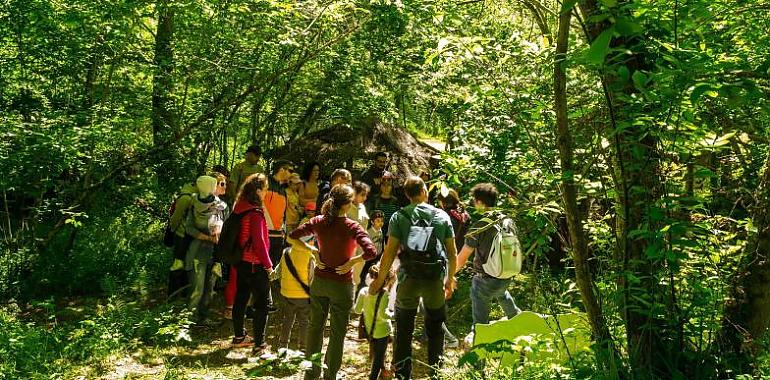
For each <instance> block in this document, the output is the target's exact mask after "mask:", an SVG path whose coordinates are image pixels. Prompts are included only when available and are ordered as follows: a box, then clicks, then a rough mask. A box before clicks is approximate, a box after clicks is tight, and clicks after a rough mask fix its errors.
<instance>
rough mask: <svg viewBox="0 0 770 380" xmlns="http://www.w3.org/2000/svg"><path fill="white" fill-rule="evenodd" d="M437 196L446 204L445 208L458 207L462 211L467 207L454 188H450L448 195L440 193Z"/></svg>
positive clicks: (454, 208)
mask: <svg viewBox="0 0 770 380" xmlns="http://www.w3.org/2000/svg"><path fill="white" fill-rule="evenodd" d="M436 198H438V200H439V201H441V203H443V204H444V209H445V210H447V211H448V210H457V209H459V210H460V211H462V210H464V209H465V207H464V205H463V204H462V202H460V195H459V194H457V191H455V190H454V189H449V191H448V192H447V195H446V196H443V195H441V193H439V195H438V197H436Z"/></svg>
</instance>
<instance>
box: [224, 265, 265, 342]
mask: <svg viewBox="0 0 770 380" xmlns="http://www.w3.org/2000/svg"><path fill="white" fill-rule="evenodd" d="M237 266H238V290H237V291H236V293H235V304H234V305H233V330H234V331H233V334H234V335H235V336H237V337H241V336H244V335H246V331H245V330H244V329H243V319H244V317H245V316H246V304H247V303H248V302H249V297H253V299H254V321H253V322H254V332H253V334H254V345H255V346H259V345H260V344H262V343H264V341H265V327H266V326H267V296H268V294H269V291H270V281H269V280H268V278H267V271H266V270H265V268H264V267H263V266H261V265H254V264H251V263H247V262H245V261H241V262H239V263H238V265H237Z"/></svg>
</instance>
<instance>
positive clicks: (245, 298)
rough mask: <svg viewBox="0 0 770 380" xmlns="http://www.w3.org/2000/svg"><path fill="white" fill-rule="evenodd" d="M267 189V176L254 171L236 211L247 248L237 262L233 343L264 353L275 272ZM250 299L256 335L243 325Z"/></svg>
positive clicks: (241, 241)
mask: <svg viewBox="0 0 770 380" xmlns="http://www.w3.org/2000/svg"><path fill="white" fill-rule="evenodd" d="M267 192H268V180H267V178H266V177H265V175H264V174H259V173H258V174H252V175H251V176H249V177H247V178H246V180H245V181H244V184H243V186H242V188H241V191H240V193H239V194H238V196H237V198H236V203H235V209H234V211H233V212H235V213H236V214H238V215H242V217H241V225H240V229H239V230H238V231H239V233H238V244H239V245H240V246H241V247H243V248H244V249H243V254H242V257H241V259H240V261H238V263H237V264H236V265H235V267H236V268H237V271H238V277H237V281H238V284H237V290H236V293H235V303H234V304H233V340H232V345H233V347H245V346H249V345H252V344H253V346H254V348H253V352H254V354H261V353H262V351H264V350H265V349H267V344H266V343H265V327H266V326H267V315H268V310H267V307H268V300H269V294H270V280H269V276H270V274H271V273H272V271H273V263H272V261H271V260H270V255H269V251H270V241H269V239H268V231H267V222H266V216H265V215H266V213H265V209H264V199H265V196H266V195H267ZM250 298H251V299H252V303H253V306H254V319H253V332H252V334H253V338H249V337H248V335H246V330H245V329H244V327H243V323H244V319H245V316H246V306H247V304H248V303H249V299H250Z"/></svg>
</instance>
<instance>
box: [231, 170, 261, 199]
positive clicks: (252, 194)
mask: <svg viewBox="0 0 770 380" xmlns="http://www.w3.org/2000/svg"><path fill="white" fill-rule="evenodd" d="M266 185H267V177H265V175H264V174H262V173H257V174H252V175H250V176H248V177H246V179H245V180H244V181H243V185H241V188H240V191H238V196H237V197H236V198H235V199H237V201H246V202H249V203H251V204H254V205H257V206H260V207H262V199H261V198H260V197H259V195H258V194H257V190H262V189H264V188H265V187H266Z"/></svg>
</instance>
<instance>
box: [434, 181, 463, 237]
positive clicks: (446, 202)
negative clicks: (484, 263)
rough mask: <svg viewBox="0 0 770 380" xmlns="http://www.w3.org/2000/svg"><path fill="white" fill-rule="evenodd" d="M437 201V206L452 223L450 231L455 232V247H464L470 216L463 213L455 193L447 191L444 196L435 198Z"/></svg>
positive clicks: (458, 196) (451, 190) (458, 197)
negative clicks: (447, 215)
mask: <svg viewBox="0 0 770 380" xmlns="http://www.w3.org/2000/svg"><path fill="white" fill-rule="evenodd" d="M436 199H437V200H438V206H439V207H440V208H441V209H442V210H444V211H446V213H447V214H449V219H451V221H452V229H453V230H454V232H455V246H456V247H458V249H460V248H462V247H463V245H465V233H466V232H467V231H468V222H470V220H471V216H470V215H468V212H467V211H465V207H463V205H462V203H460V195H459V194H457V191H455V190H453V189H449V191H448V192H447V194H446V196H444V195H442V194H438V197H436Z"/></svg>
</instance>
